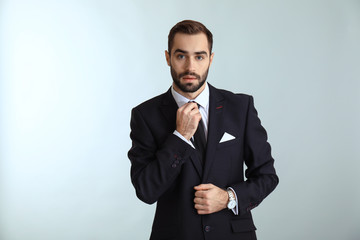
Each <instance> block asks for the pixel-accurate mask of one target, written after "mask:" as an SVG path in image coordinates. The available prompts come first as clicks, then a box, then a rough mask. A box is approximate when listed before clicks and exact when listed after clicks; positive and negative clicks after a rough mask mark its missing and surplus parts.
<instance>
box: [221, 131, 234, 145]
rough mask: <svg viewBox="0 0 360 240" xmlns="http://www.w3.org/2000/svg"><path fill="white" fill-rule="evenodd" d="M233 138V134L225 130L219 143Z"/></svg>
mask: <svg viewBox="0 0 360 240" xmlns="http://www.w3.org/2000/svg"><path fill="white" fill-rule="evenodd" d="M233 139H235V137H234V136H233V135H231V134H228V133H227V132H225V133H224V135H223V136H222V138H221V140H220V143H222V142H226V141H230V140H233Z"/></svg>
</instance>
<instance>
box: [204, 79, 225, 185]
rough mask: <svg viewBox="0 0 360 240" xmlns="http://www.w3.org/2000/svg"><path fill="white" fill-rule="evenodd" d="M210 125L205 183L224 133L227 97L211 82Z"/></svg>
mask: <svg viewBox="0 0 360 240" xmlns="http://www.w3.org/2000/svg"><path fill="white" fill-rule="evenodd" d="M209 88H210V100H209V126H208V138H207V146H206V160H205V166H204V168H205V169H204V176H203V183H206V182H207V179H208V176H209V172H210V169H211V166H212V165H213V163H214V160H215V158H214V157H215V151H216V147H217V145H218V143H219V141H220V138H221V135H222V128H221V126H222V125H223V124H222V122H223V112H224V108H225V103H226V102H225V99H224V97H223V96H222V94H221V93H220V92H219V91H218V90H217V89H215V88H214V87H212V86H211V85H210V84H209Z"/></svg>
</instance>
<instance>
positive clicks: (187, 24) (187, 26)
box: [168, 20, 213, 54]
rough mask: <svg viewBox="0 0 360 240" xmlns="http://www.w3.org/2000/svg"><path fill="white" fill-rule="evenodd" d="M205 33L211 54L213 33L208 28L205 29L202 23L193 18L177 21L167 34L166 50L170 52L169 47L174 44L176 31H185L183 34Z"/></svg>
mask: <svg viewBox="0 0 360 240" xmlns="http://www.w3.org/2000/svg"><path fill="white" fill-rule="evenodd" d="M201 32H202V33H205V35H206V37H207V40H208V44H209V51H210V54H211V51H212V46H213V35H212V33H211V32H210V31H209V29H207V28H206V27H205V25H204V24H202V23H200V22H197V21H193V20H184V21H181V22H178V23H177V24H176V25H175V26H173V27H172V29H171V30H170V32H169V36H168V51H169V54H171V48H172V47H173V44H174V37H175V34H176V33H185V34H190V35H193V34H197V33H201Z"/></svg>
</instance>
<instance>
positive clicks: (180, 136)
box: [173, 130, 195, 149]
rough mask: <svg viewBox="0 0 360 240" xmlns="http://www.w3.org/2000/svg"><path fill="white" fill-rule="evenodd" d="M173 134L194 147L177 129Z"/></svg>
mask: <svg viewBox="0 0 360 240" xmlns="http://www.w3.org/2000/svg"><path fill="white" fill-rule="evenodd" d="M173 134H174V135H176V136H178V137H179V138H180V139H181V140H183V141H184V142H186V143H187V144H189V145H190V146H191V147H192V148H194V149H195V147H194V145H193V143H192V142H191V141H190V140H187V139H186V138H185V137H184V136H183V135H181V134H180V133H179V132H178V131H176V130H175V131H174V132H173Z"/></svg>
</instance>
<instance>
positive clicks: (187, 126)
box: [176, 102, 201, 140]
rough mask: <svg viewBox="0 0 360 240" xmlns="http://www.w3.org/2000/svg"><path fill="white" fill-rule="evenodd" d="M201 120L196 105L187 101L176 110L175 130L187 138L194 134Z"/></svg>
mask: <svg viewBox="0 0 360 240" xmlns="http://www.w3.org/2000/svg"><path fill="white" fill-rule="evenodd" d="M200 120H201V114H200V112H199V108H198V105H197V104H196V103H194V102H189V103H186V104H185V105H183V106H182V107H181V108H179V109H178V110H177V114H176V131H178V132H179V133H180V134H181V135H183V136H184V137H185V138H186V139H187V140H190V138H191V137H192V136H193V135H194V134H195V132H196V129H197V127H198V125H199V122H200Z"/></svg>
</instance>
